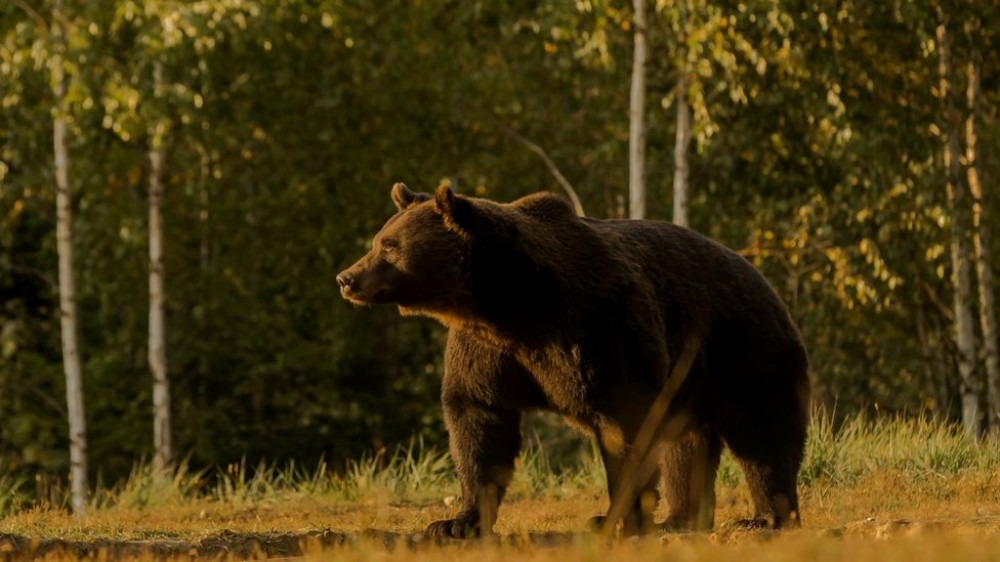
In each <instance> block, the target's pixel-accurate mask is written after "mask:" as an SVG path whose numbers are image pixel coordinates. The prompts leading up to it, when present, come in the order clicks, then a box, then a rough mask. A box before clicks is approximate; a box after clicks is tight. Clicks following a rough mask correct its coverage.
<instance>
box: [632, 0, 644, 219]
mask: <svg viewBox="0 0 1000 562" xmlns="http://www.w3.org/2000/svg"><path fill="white" fill-rule="evenodd" d="M632 5H633V7H634V9H635V18H634V20H633V22H632V23H633V26H634V30H633V33H632V37H633V40H634V42H635V44H634V50H633V57H632V92H631V97H630V101H629V103H630V105H629V142H628V153H629V159H628V163H629V164H628V171H629V174H628V198H629V206H628V209H629V218H633V219H642V218H645V217H646V178H645V165H646V132H645V108H646V6H645V1H644V0H632Z"/></svg>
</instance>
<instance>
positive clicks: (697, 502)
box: [661, 427, 722, 531]
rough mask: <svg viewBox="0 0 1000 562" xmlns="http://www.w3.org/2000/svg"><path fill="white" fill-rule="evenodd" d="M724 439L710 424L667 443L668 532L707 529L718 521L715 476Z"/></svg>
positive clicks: (664, 468)
mask: <svg viewBox="0 0 1000 562" xmlns="http://www.w3.org/2000/svg"><path fill="white" fill-rule="evenodd" d="M721 457H722V440H721V439H720V438H719V436H718V435H717V434H716V433H715V432H713V431H711V430H710V429H709V428H707V427H700V428H696V429H693V430H691V431H689V432H688V433H685V434H684V435H682V436H680V437H679V438H677V439H674V440H671V441H668V442H667V443H666V444H665V446H664V452H663V462H662V465H661V473H662V475H663V498H664V499H665V500H666V503H667V518H666V520H665V521H664V522H663V528H664V530H666V531H706V530H709V529H711V528H712V526H713V524H714V522H715V475H716V473H717V472H718V470H719V460H720V459H721Z"/></svg>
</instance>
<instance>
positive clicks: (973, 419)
mask: <svg viewBox="0 0 1000 562" xmlns="http://www.w3.org/2000/svg"><path fill="white" fill-rule="evenodd" d="M938 14H939V19H940V21H939V23H938V25H937V29H936V35H937V49H938V74H939V82H938V89H939V95H940V96H941V99H942V100H943V102H944V103H943V113H944V126H943V127H941V135H942V140H943V142H944V146H943V147H942V148H943V151H942V156H943V162H944V169H945V173H946V174H947V177H946V182H945V187H946V190H947V195H948V205H949V210H950V212H951V265H952V285H953V290H954V303H953V306H954V312H955V328H954V329H955V347H956V350H957V354H958V372H959V377H960V380H961V399H962V426H963V427H964V428H965V431H966V433H967V434H968V435H969V436H971V437H973V438H976V439H978V438H979V435H980V425H979V424H980V421H979V418H980V411H979V392H978V389H979V385H978V384H977V382H978V381H977V380H976V341H975V330H974V327H973V311H972V302H971V299H972V290H971V279H970V272H969V261H970V256H971V252H970V251H969V240H968V237H969V224H968V220H967V214H968V213H967V210H968V208H969V207H968V194H967V192H966V186H965V183H964V182H963V178H962V174H961V171H960V170H959V165H960V157H961V155H960V148H959V135H960V131H961V120H960V119H958V118H957V115H958V113H957V107H956V104H955V103H954V102H953V101H952V96H953V93H952V83H953V77H954V73H953V71H952V60H951V48H950V44H949V36H948V31H947V28H946V20H945V17H944V15H943V13H942V12H941V10H940V8H939V10H938Z"/></svg>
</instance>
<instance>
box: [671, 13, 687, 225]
mask: <svg viewBox="0 0 1000 562" xmlns="http://www.w3.org/2000/svg"><path fill="white" fill-rule="evenodd" d="M680 31H681V32H680V35H679V36H678V43H679V44H680V47H679V49H678V50H679V56H680V67H679V68H678V77H677V133H676V136H675V138H674V224H678V225H681V226H687V225H688V146H689V145H690V144H691V106H690V105H689V104H688V98H687V90H688V80H687V78H688V64H687V45H686V37H687V6H686V5H684V4H682V5H681V8H680Z"/></svg>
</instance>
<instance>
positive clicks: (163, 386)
mask: <svg viewBox="0 0 1000 562" xmlns="http://www.w3.org/2000/svg"><path fill="white" fill-rule="evenodd" d="M162 73H163V67H162V65H161V64H160V62H159V61H157V62H156V63H154V67H153V74H154V79H153V82H154V88H155V89H156V90H159V89H160V87H161V86H162V82H163V78H162ZM164 129H165V124H164V123H163V122H162V120H160V119H157V122H156V125H155V127H154V130H153V131H151V135H150V138H151V140H150V145H151V146H150V149H149V370H150V372H151V373H152V375H153V449H154V452H153V469H154V472H155V473H156V474H157V476H158V477H159V476H162V475H163V472H164V470H165V469H166V468H167V467H168V466H169V465H170V462H171V460H172V456H173V450H172V446H171V434H170V380H169V379H168V378H167V355H166V339H165V338H166V334H165V329H164V321H163V228H162V222H161V210H160V205H161V202H162V200H163V136H164Z"/></svg>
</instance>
